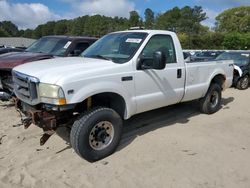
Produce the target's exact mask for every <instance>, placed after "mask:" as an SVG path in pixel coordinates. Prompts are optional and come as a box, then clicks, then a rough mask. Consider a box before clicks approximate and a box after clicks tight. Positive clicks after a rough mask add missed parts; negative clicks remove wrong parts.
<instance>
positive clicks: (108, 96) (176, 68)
mask: <svg viewBox="0 0 250 188" xmlns="http://www.w3.org/2000/svg"><path fill="white" fill-rule="evenodd" d="M12 74H13V79H14V83H15V88H14V92H15V94H16V96H17V100H16V108H17V109H18V110H19V111H21V112H22V114H24V115H25V116H26V117H25V119H24V118H23V123H24V126H25V127H26V128H27V127H28V126H29V125H30V124H32V123H33V124H35V125H37V126H39V127H41V128H42V129H43V130H44V134H43V136H42V138H41V139H40V144H41V145H42V144H44V143H45V142H46V141H47V139H48V138H49V137H50V136H51V135H52V134H53V133H54V132H55V130H56V129H57V128H58V127H60V126H65V125H69V126H70V127H71V133H70V141H71V145H72V147H73V149H74V150H75V151H76V153H77V154H79V155H80V156H81V157H82V158H85V159H87V160H88V161H96V160H99V159H102V158H104V157H106V156H108V155H110V154H112V153H113V152H114V151H115V149H116V147H117V146H118V144H119V141H120V138H121V134H122V127H123V120H124V119H129V118H130V117H131V116H133V115H135V114H138V113H141V112H145V111H149V110H152V109H156V108H160V107H164V106H168V105H172V104H176V103H180V102H184V101H191V100H195V99H198V100H199V102H200V109H201V111H202V112H204V113H207V114H212V113H214V112H216V111H217V110H218V109H219V108H220V105H221V92H222V90H223V89H226V88H228V87H230V86H231V85H232V79H233V62H232V61H230V60H229V61H210V62H203V63H199V62H198V63H188V64H186V63H185V62H184V59H183V53H182V49H181V45H180V42H179V40H178V38H177V36H176V34H175V33H173V32H169V31H159V30H133V31H129V30H128V31H121V32H114V33H110V34H108V35H106V36H104V37H102V38H101V39H99V40H98V41H97V42H95V43H94V44H93V45H92V46H91V47H89V48H88V49H87V50H86V51H84V52H83V53H82V57H68V58H56V59H50V60H44V61H42V62H41V61H37V62H33V63H29V64H25V65H21V66H18V67H16V68H14V70H13V72H12Z"/></svg>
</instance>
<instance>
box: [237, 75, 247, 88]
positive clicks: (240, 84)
mask: <svg viewBox="0 0 250 188" xmlns="http://www.w3.org/2000/svg"><path fill="white" fill-rule="evenodd" d="M248 86H249V76H248V75H245V76H243V77H242V78H240V79H239V81H238V82H237V83H236V88H237V89H240V90H245V89H247V88H248Z"/></svg>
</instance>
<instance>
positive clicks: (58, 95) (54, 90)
mask: <svg viewBox="0 0 250 188" xmlns="http://www.w3.org/2000/svg"><path fill="white" fill-rule="evenodd" d="M39 96H40V98H41V101H42V102H44V103H48V104H56V105H64V104H66V99H65V95H64V92H63V90H62V88H61V87H60V86H57V85H52V84H44V83H40V84H39Z"/></svg>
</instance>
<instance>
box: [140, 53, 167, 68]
mask: <svg viewBox="0 0 250 188" xmlns="http://www.w3.org/2000/svg"><path fill="white" fill-rule="evenodd" d="M165 67H166V55H165V54H164V53H163V52H161V51H156V52H155V53H154V54H153V58H145V57H141V58H140V60H139V62H138V64H137V69H138V70H145V69H156V70H162V69H164V68H165Z"/></svg>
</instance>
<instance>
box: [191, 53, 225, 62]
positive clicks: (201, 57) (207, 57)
mask: <svg viewBox="0 0 250 188" xmlns="http://www.w3.org/2000/svg"><path fill="white" fill-rule="evenodd" d="M221 53H223V51H201V52H197V53H195V55H193V56H192V57H191V61H211V60H214V59H215V58H216V57H217V56H218V55H220V54H221Z"/></svg>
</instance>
